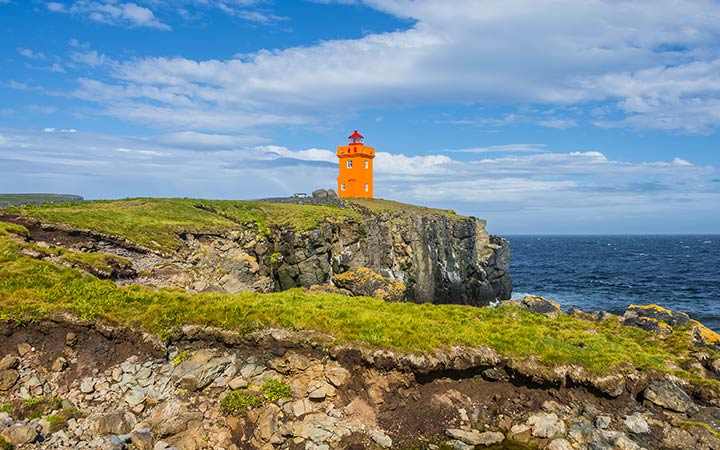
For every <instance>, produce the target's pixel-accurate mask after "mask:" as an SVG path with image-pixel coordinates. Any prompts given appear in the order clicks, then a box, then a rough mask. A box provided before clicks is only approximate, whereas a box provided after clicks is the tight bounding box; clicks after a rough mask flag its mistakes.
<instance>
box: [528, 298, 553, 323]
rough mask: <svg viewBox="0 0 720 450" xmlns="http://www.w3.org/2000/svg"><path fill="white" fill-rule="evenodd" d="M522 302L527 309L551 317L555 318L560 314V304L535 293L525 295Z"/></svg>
mask: <svg viewBox="0 0 720 450" xmlns="http://www.w3.org/2000/svg"><path fill="white" fill-rule="evenodd" d="M522 304H523V305H524V306H525V308H527V310H528V311H530V312H532V313H535V314H540V315H543V316H545V317H549V318H551V319H557V318H558V316H559V315H560V305H559V304H558V303H556V302H554V301H552V300H548V299H546V298H543V297H540V296H537V295H527V296H525V298H524V299H523V301H522Z"/></svg>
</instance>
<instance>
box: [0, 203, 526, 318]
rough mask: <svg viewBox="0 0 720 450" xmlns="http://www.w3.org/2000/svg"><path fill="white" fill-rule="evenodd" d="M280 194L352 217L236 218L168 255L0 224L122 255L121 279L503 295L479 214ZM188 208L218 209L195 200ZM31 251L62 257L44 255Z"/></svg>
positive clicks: (501, 248) (499, 266) (450, 298)
mask: <svg viewBox="0 0 720 450" xmlns="http://www.w3.org/2000/svg"><path fill="white" fill-rule="evenodd" d="M284 200H290V201H295V202H307V201H314V202H318V201H322V202H327V204H332V205H334V206H336V207H338V208H350V207H352V208H356V210H357V211H359V213H358V214H355V215H354V216H353V217H343V219H342V220H338V219H336V218H333V217H326V218H325V219H323V220H322V221H320V222H319V223H318V225H317V226H315V227H312V228H311V229H298V227H296V226H293V225H291V224H279V225H278V224H272V225H270V226H268V227H262V229H261V226H260V225H258V224H257V223H252V222H250V223H237V227H236V229H233V230H229V231H220V232H218V231H213V232H198V231H193V232H179V233H178V236H179V238H180V242H181V244H180V246H179V247H178V248H176V249H174V251H172V252H168V251H164V252H162V251H157V250H156V249H155V250H153V249H149V248H147V247H143V246H141V245H139V244H137V243H135V242H131V241H129V240H128V239H127V238H125V237H124V236H118V235H109V234H104V233H100V232H97V231H93V230H90V229H78V228H75V227H70V226H68V225H65V224H62V223H49V222H47V221H41V220H38V219H35V218H31V217H28V216H25V215H19V214H17V213H13V212H2V211H0V220H2V221H11V222H16V223H19V224H21V225H24V226H25V227H27V228H28V230H29V231H30V236H29V239H31V240H34V241H35V242H37V243H40V244H42V245H45V244H46V245H47V246H48V247H53V246H62V247H63V248H66V249H68V250H70V251H76V252H83V253H95V252H100V253H107V254H110V255H116V256H119V257H122V258H124V259H123V260H120V261H114V260H113V261H112V262H114V263H117V264H121V265H123V267H124V270H122V271H110V272H109V273H110V274H111V276H110V277H111V278H115V279H117V281H119V282H121V283H141V284H148V285H154V286H175V287H181V288H184V289H188V290H190V291H215V292H226V293H239V292H247V291H256V292H272V291H281V290H286V289H290V288H294V287H311V286H314V285H322V284H327V283H331V278H332V276H333V275H336V274H340V273H343V272H346V271H348V270H349V269H355V268H363V267H364V268H368V269H371V270H372V271H374V272H376V273H377V274H379V275H381V276H383V277H387V278H390V279H391V280H394V281H397V282H399V283H402V284H403V285H404V292H403V293H402V297H403V298H404V299H405V300H409V301H413V302H418V303H424V302H432V303H456V304H470V305H477V306H482V305H487V304H488V303H490V302H492V301H495V300H501V299H508V298H510V294H511V291H512V280H511V277H510V274H509V273H508V269H509V265H510V247H509V244H508V242H507V241H506V240H504V239H502V238H500V237H497V236H493V235H490V234H488V233H487V231H486V230H485V221H483V220H480V219H476V218H474V217H464V216H458V215H456V214H454V213H452V212H447V211H439V210H430V209H425V208H417V207H412V206H410V205H407V206H408V208H407V209H396V210H394V211H384V212H376V211H371V210H369V209H367V208H362V207H360V206H358V205H354V206H351V205H350V204H347V203H345V202H344V201H342V200H339V199H333V198H327V199H320V198H313V199H300V200H298V199H284ZM196 207H197V208H198V209H199V210H202V211H203V212H204V213H207V214H221V213H219V212H217V211H215V210H213V209H212V208H209V207H206V206H204V205H202V204H201V203H198V205H196ZM305 207H306V208H311V209H312V208H313V206H312V205H305ZM35 256H36V257H39V258H45V259H52V260H53V261H54V262H61V263H63V260H62V258H58V255H57V254H53V253H52V252H50V253H48V254H43V253H42V252H41V253H38V254H37V255H35ZM73 265H74V267H79V268H83V267H82V264H77V263H75V264H73ZM90 269H92V268H90ZM89 271H90V272H91V273H95V272H94V271H93V270H89ZM112 274H115V275H112Z"/></svg>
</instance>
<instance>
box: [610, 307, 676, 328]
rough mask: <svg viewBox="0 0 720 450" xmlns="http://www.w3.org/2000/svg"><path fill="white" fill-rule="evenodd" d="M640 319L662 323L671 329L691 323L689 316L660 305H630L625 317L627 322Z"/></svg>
mask: <svg viewBox="0 0 720 450" xmlns="http://www.w3.org/2000/svg"><path fill="white" fill-rule="evenodd" d="M639 317H644V318H648V319H653V320H656V321H660V322H663V323H665V324H667V325H669V326H671V327H674V326H676V325H677V326H683V325H687V324H688V322H690V316H688V315H687V314H685V313H683V312H675V311H670V310H669V309H665V308H663V307H662V306H658V305H630V306H628V308H627V309H626V310H625V315H624V316H623V318H624V320H625V321H628V320H629V319H630V320H631V319H634V318H639Z"/></svg>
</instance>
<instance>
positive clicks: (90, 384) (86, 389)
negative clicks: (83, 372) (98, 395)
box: [80, 378, 95, 394]
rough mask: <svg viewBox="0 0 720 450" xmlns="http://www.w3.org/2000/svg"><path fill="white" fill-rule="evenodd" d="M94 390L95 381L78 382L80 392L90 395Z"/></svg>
mask: <svg viewBox="0 0 720 450" xmlns="http://www.w3.org/2000/svg"><path fill="white" fill-rule="evenodd" d="M94 390H95V381H94V380H93V379H92V378H84V379H83V380H82V382H80V392H82V393H83V394H90V393H92V392H93V391H94Z"/></svg>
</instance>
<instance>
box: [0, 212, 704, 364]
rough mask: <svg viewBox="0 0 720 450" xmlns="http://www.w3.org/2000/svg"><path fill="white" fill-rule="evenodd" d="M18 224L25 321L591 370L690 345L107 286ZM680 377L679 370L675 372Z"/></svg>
mask: <svg viewBox="0 0 720 450" xmlns="http://www.w3.org/2000/svg"><path fill="white" fill-rule="evenodd" d="M23 233H24V230H23V229H22V228H21V227H18V226H11V225H10V224H6V223H2V222H0V320H4V321H19V322H22V321H28V320H36V319H41V318H44V317H48V316H50V315H52V314H54V313H58V312H70V313H73V314H76V315H78V316H80V317H82V318H85V319H100V320H105V321H108V322H112V323H116V324H122V325H128V326H133V327H137V328H141V329H143V330H146V331H150V332H155V333H159V334H160V335H163V334H164V333H166V332H167V331H168V330H170V329H172V328H173V327H177V326H180V325H184V324H200V325H211V326H216V327H221V328H225V329H230V330H235V331H239V332H250V331H254V330H257V329H261V328H263V327H270V326H273V327H283V328H288V329H294V330H317V331H321V332H325V333H329V334H331V335H333V336H335V337H336V338H337V339H338V340H340V341H341V342H342V341H347V342H359V343H364V344H369V345H372V346H379V347H384V348H391V349H397V350H402V351H412V352H430V351H432V350H434V349H438V348H447V347H449V346H452V345H465V346H471V347H476V346H481V345H487V346H490V347H492V348H494V349H496V350H497V351H498V352H500V353H501V354H504V355H508V356H531V355H537V356H539V357H540V359H541V361H542V362H544V363H547V364H551V365H554V364H579V365H582V366H584V367H586V368H587V369H589V370H590V371H592V372H595V373H599V374H609V373H613V372H614V371H615V370H614V369H613V367H614V366H616V365H619V364H622V363H626V362H631V363H632V364H633V365H634V366H636V367H639V368H654V369H657V370H660V371H663V372H667V371H670V370H671V369H669V368H668V367H669V366H667V364H666V362H671V363H672V364H673V365H680V364H681V363H682V361H683V359H684V358H685V357H686V356H687V355H688V354H689V353H691V352H693V351H695V349H694V347H693V346H692V343H691V339H690V335H689V333H685V332H680V330H676V332H675V333H673V334H672V335H671V336H669V337H667V338H663V339H661V338H659V337H657V336H656V335H653V334H651V333H647V332H645V331H643V330H640V329H637V328H633V327H624V326H622V325H621V324H620V322H619V321H617V320H608V321H604V322H589V321H585V320H581V319H577V318H574V317H569V316H565V315H562V316H561V318H560V319H558V320H550V319H547V318H545V317H543V316H538V315H534V314H531V313H528V312H526V311H523V310H519V309H515V308H512V307H501V308H474V307H470V306H458V305H430V304H423V305H418V304H412V303H385V302H383V301H380V300H376V299H372V298H349V297H344V296H340V295H331V294H309V293H306V292H305V291H302V290H290V291H286V292H281V293H275V294H265V295H262V294H250V293H249V294H240V295H221V294H189V293H185V292H183V291H178V290H166V289H161V290H152V289H150V288H146V287H142V286H130V287H125V288H119V287H117V286H116V285H115V284H114V283H113V282H111V281H103V280H99V279H97V278H95V277H92V276H89V275H83V274H82V273H81V272H79V271H77V270H75V269H69V268H64V267H59V266H55V265H53V264H51V263H48V262H44V261H38V260H34V259H31V258H28V257H26V256H23V255H21V254H19V253H18V250H19V249H20V248H21V247H23V246H32V245H33V244H27V243H22V242H20V239H13V238H12V236H13V235H14V234H23ZM675 373H677V374H678V375H681V376H687V377H690V374H689V373H687V372H684V371H678V370H675Z"/></svg>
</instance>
